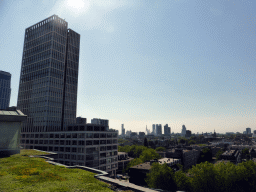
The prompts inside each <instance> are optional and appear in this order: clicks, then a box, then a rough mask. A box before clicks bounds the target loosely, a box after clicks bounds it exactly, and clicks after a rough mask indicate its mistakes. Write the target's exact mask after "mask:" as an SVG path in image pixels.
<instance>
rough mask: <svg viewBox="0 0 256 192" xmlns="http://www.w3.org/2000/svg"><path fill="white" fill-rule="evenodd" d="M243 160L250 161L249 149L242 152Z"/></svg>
mask: <svg viewBox="0 0 256 192" xmlns="http://www.w3.org/2000/svg"><path fill="white" fill-rule="evenodd" d="M242 158H246V159H247V160H249V159H250V153H249V149H248V148H244V149H243V150H242Z"/></svg>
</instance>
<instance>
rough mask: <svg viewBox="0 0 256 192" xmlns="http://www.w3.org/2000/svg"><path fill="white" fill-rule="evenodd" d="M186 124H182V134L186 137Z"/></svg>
mask: <svg viewBox="0 0 256 192" xmlns="http://www.w3.org/2000/svg"><path fill="white" fill-rule="evenodd" d="M186 130H187V129H186V126H185V125H182V130H181V135H182V136H183V137H184V136H185V135H186Z"/></svg>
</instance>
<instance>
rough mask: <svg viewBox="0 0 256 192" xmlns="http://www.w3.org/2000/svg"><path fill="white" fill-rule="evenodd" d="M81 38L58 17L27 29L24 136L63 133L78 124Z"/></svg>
mask: <svg viewBox="0 0 256 192" xmlns="http://www.w3.org/2000/svg"><path fill="white" fill-rule="evenodd" d="M79 47H80V35H79V34H78V33H76V32H75V31H73V30H71V29H68V23H67V22H66V21H65V20H63V19H61V18H59V17H58V16H56V15H53V16H51V17H48V18H47V19H45V20H43V21H40V22H39V23H37V24H35V25H33V26H31V27H28V28H26V29H25V39H24V47H23V56H22V64H21V73H20V84H19V93H18V102H17V109H19V110H21V111H22V112H23V113H24V114H26V115H27V116H28V118H27V122H26V123H24V125H23V127H22V130H21V131H22V132H32V131H37V132H39V131H60V130H65V129H66V128H67V126H68V125H69V124H75V122H76V105H77V83H78V65H79Z"/></svg>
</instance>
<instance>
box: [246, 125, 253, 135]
mask: <svg viewBox="0 0 256 192" xmlns="http://www.w3.org/2000/svg"><path fill="white" fill-rule="evenodd" d="M251 133H252V130H251V128H249V127H248V128H246V134H247V135H249V134H251Z"/></svg>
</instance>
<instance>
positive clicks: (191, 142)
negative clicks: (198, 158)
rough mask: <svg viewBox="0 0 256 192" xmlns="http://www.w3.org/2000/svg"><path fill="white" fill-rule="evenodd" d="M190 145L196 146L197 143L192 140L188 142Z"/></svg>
mask: <svg viewBox="0 0 256 192" xmlns="http://www.w3.org/2000/svg"><path fill="white" fill-rule="evenodd" d="M188 144H189V145H193V144H196V141H194V140H190V141H189V142H188Z"/></svg>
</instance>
